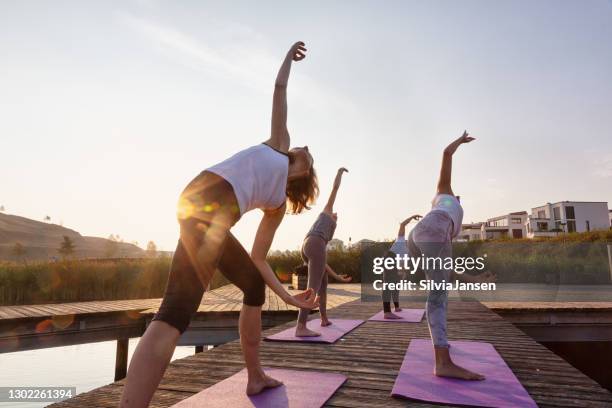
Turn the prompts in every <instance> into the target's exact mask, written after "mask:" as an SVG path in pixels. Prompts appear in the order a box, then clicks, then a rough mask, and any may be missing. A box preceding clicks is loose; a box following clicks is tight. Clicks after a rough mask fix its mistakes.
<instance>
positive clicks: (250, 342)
mask: <svg viewBox="0 0 612 408" xmlns="http://www.w3.org/2000/svg"><path fill="white" fill-rule="evenodd" d="M238 324H239V326H240V346H241V347H242V355H243V356H244V362H245V364H246V368H247V372H248V383H247V388H246V393H247V395H254V394H259V393H260V392H261V391H263V390H264V389H265V388H271V387H278V386H279V385H281V384H282V382H280V381H278V380H275V379H274V378H271V377H268V376H267V375H266V374H265V373H264V371H263V369H262V368H261V362H260V361H259V346H260V343H261V306H248V305H242V310H241V311H240V320H239V323H238Z"/></svg>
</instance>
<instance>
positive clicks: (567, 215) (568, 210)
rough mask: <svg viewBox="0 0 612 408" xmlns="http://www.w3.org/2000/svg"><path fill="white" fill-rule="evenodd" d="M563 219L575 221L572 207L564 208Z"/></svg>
mask: <svg viewBox="0 0 612 408" xmlns="http://www.w3.org/2000/svg"><path fill="white" fill-rule="evenodd" d="M565 218H567V219H569V220H574V219H576V216H575V215H574V206H572V205H569V206H567V207H565Z"/></svg>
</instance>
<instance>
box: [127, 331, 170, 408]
mask: <svg viewBox="0 0 612 408" xmlns="http://www.w3.org/2000/svg"><path fill="white" fill-rule="evenodd" d="M178 339H179V331H178V330H177V329H176V328H174V327H172V326H170V325H169V324H168V323H166V322H162V321H158V320H156V321H153V322H151V324H150V325H149V327H148V328H147V330H146V331H145V333H144V335H143V336H142V338H141V339H140V341H139V342H138V346H136V350H135V351H134V355H133V356H132V360H131V362H130V368H129V370H128V373H127V379H126V383H125V387H124V388H123V394H122V395H121V404H120V406H121V407H122V408H127V407H130V408H132V407H134V408H141V407H147V406H149V402H150V401H151V398H152V397H153V393H155V390H156V389H157V386H158V385H159V382H160V381H161V378H162V376H163V375H164V371H166V367H167V366H168V363H169V362H170V359H171V358H172V354H173V353H174V349H175V348H176V342H177V341H178Z"/></svg>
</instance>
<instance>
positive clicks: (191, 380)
mask: <svg viewBox="0 0 612 408" xmlns="http://www.w3.org/2000/svg"><path fill="white" fill-rule="evenodd" d="M402 306H403V307H422V303H418V304H416V303H415V304H402ZM379 309H380V304H379V303H370V302H368V303H362V302H361V301H359V300H355V301H352V302H350V303H346V304H343V305H341V306H339V307H337V308H335V309H332V310H331V311H330V315H331V317H332V318H333V317H337V318H352V319H355V318H359V319H364V320H366V319H367V318H368V317H370V316H371V315H373V314H374V313H376V312H378V311H379ZM292 324H293V323H286V324H284V325H281V326H278V327H275V328H272V329H269V330H267V332H266V333H267V334H270V333H275V332H278V331H281V330H283V329H285V328H287V327H290V326H292ZM448 333H449V337H450V338H451V340H478V341H486V342H490V343H492V344H493V345H494V346H495V348H496V349H497V350H498V352H499V353H500V354H501V355H502V357H503V358H504V359H505V361H506V362H507V363H508V365H509V366H510V368H511V369H512V370H513V372H514V373H515V375H516V376H517V377H518V379H519V380H520V381H521V383H522V384H523V386H524V387H525V388H526V390H527V391H528V392H529V393H530V394H531V396H532V397H533V399H534V400H535V401H536V402H537V403H538V405H539V406H540V407H610V406H612V393H610V392H609V391H607V390H605V389H604V388H602V387H601V386H599V385H598V384H597V383H595V382H594V381H593V380H591V379H590V378H588V377H587V376H585V375H584V374H582V373H581V372H580V371H578V370H577V369H575V368H574V367H572V366H571V365H570V364H568V363H567V362H566V361H564V360H563V359H561V358H560V357H558V356H557V355H555V354H554V353H552V352H551V351H549V350H548V349H547V348H545V347H544V346H542V345H540V344H538V343H537V342H536V341H534V340H533V339H532V338H530V337H529V336H527V335H526V334H524V333H523V332H522V331H521V330H520V329H518V328H517V327H515V326H514V325H512V324H511V323H510V322H508V321H507V320H505V319H503V318H502V317H500V316H499V315H498V314H496V313H494V312H492V311H491V310H489V309H488V308H487V307H485V306H484V305H482V304H480V303H478V302H459V301H452V302H450V303H449V330H448ZM428 337H429V332H428V329H427V324H426V322H425V321H423V322H421V323H418V324H390V323H382V322H366V323H364V324H363V325H361V326H359V327H358V328H357V329H355V330H354V331H352V332H351V333H349V334H347V335H346V336H345V337H344V338H343V339H342V340H340V341H338V342H337V343H336V344H332V345H321V344H295V343H293V344H288V343H268V342H264V343H263V345H262V350H261V358H262V362H263V364H264V365H265V366H267V367H279V368H292V369H302V370H318V371H328V372H337V373H342V374H344V375H346V376H347V377H348V381H347V382H346V383H345V384H344V385H343V386H342V387H341V388H340V389H339V390H338V391H337V392H336V393H335V394H334V396H333V397H332V398H331V399H330V400H329V401H328V402H327V404H326V405H327V406H330V407H351V408H352V407H380V408H382V407H403V406H407V405H409V406H415V407H426V406H431V405H430V404H426V403H417V402H413V401H410V402H407V401H405V400H399V399H395V398H392V397H391V396H390V391H391V388H392V386H393V383H394V381H395V377H396V376H397V374H398V370H399V368H400V365H401V363H402V359H403V356H404V353H405V352H406V349H407V347H408V344H409V343H410V340H411V339H414V338H428ZM242 367H243V362H242V357H241V352H240V345H239V343H238V342H237V341H232V342H229V343H227V344H224V345H221V346H219V347H216V348H214V349H212V350H209V351H207V352H204V353H199V354H196V355H194V356H191V357H187V358H183V359H180V360H176V361H174V362H172V363H171V364H170V366H169V367H168V370H167V371H166V374H165V376H164V378H163V380H162V382H161V384H160V386H159V388H158V390H157V392H156V393H155V395H154V398H153V401H152V403H151V407H168V406H171V405H172V404H174V403H176V402H178V401H180V400H183V399H185V398H187V397H189V396H191V395H193V394H194V393H197V392H199V391H201V390H202V389H205V388H207V387H210V386H211V385H213V384H215V383H217V382H219V381H221V380H223V379H225V378H227V377H229V376H231V375H233V374H235V373H236V372H238V371H239V370H240V369H242ZM122 389H123V381H119V382H115V383H113V384H110V385H107V386H104V387H101V388H98V389H95V390H93V391H90V392H87V393H83V394H80V395H78V396H77V397H75V398H72V399H70V400H66V401H63V402H61V403H57V404H54V405H53V407H56V408H59V407H116V406H117V404H118V401H119V398H120V395H121V391H122Z"/></svg>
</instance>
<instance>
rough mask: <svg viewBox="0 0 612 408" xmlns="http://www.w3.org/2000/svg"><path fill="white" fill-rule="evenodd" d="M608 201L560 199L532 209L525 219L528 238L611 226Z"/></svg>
mask: <svg viewBox="0 0 612 408" xmlns="http://www.w3.org/2000/svg"><path fill="white" fill-rule="evenodd" d="M610 218H611V216H610V211H609V210H608V203H607V202H588V201H559V202H557V203H547V204H545V205H542V206H539V207H535V208H532V209H531V215H529V217H527V220H526V221H525V229H526V231H527V237H528V238H534V237H546V236H555V235H557V234H558V233H564V232H586V231H593V230H601V229H605V230H607V229H608V228H610V224H611V222H610Z"/></svg>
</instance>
